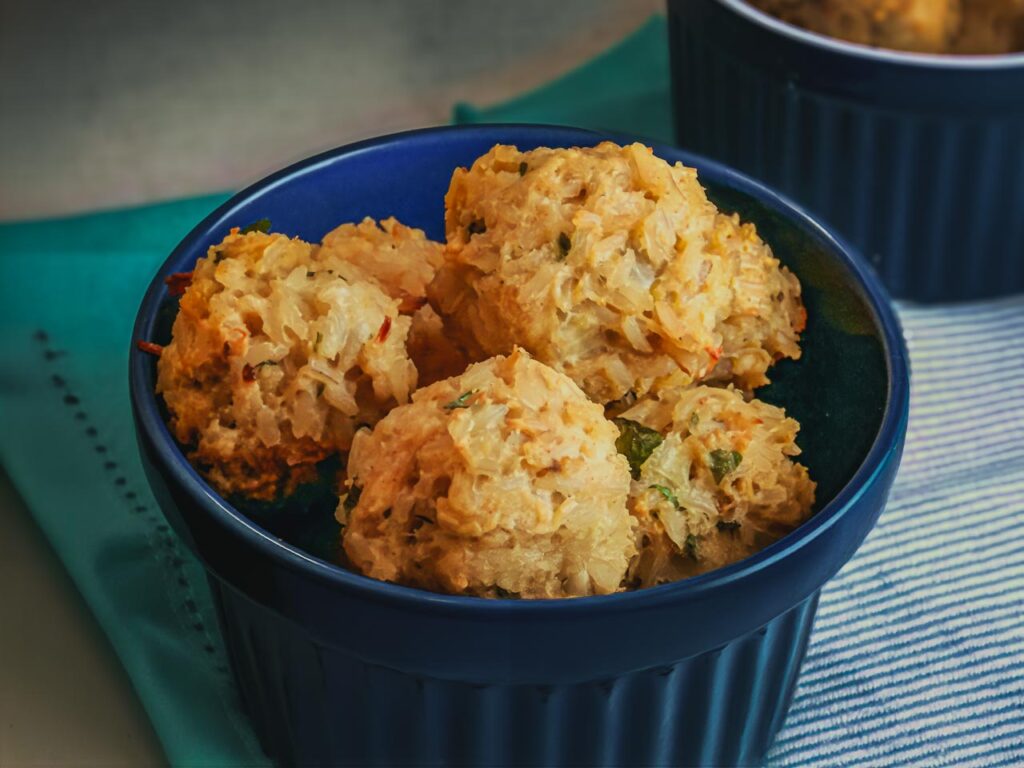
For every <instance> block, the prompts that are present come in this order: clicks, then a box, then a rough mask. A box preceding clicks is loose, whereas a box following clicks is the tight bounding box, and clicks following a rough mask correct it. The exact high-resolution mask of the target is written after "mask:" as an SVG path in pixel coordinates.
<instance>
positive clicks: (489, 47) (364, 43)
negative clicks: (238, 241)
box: [0, 0, 664, 220]
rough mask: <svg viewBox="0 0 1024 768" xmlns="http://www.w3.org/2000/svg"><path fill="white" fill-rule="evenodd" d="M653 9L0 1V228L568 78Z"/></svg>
mask: <svg viewBox="0 0 1024 768" xmlns="http://www.w3.org/2000/svg"><path fill="white" fill-rule="evenodd" d="M663 5H664V3H663V2H661V1H660V0H561V1H560V2H551V0H516V2H501V1H500V0H342V1H340V2H289V3H281V2H272V0H247V1H242V0H219V1H218V0H215V1H213V2H203V1H202V0H185V1H184V2H174V3H157V2H148V1H144V2H134V1H133V0H106V1H105V2H103V3H82V2H73V1H72V0H64V1H63V2H61V1H60V0H41V1H33V2H17V1H16V0H2V2H0V8H2V10H0V14H2V15H0V104H2V105H3V106H2V118H0V167H2V168H3V169H4V170H3V173H2V174H0V219H4V220H10V219H23V218H27V217H39V216H51V215H56V214H62V213H68V212H75V211H82V210H91V209H95V208H101V207H102V208H106V207H113V206H123V205H128V204H132V203H139V202H149V201H153V200H163V199H168V198H172V197H178V196H182V195H191V194H196V193H204V192H211V191H217V190H226V189H237V188H239V187H241V186H243V185H245V184H246V183H248V182H250V181H254V180H256V179H257V178H259V177H261V176H263V175H265V173H266V172H267V171H269V170H272V169H276V168H279V167H281V166H282V165H284V164H287V163H289V162H291V161H293V160H297V159H300V158H302V157H306V156H308V155H309V154H311V153H314V152H317V151H320V150H323V149H327V148H330V147H335V146H338V145H339V144H344V143H347V142H349V141H351V140H354V139H359V138H363V137H367V136H371V135H378V134H381V133H387V132H390V131H396V130H401V129H405V128H412V127H417V126H424V125H434V124H438V123H444V122H447V121H448V119H449V116H450V114H451V107H452V104H453V103H454V102H455V101H460V100H464V101H472V102H475V103H481V104H488V103H491V102H496V101H502V100H504V99H506V98H508V97H510V96H513V95H517V94H519V93H521V92H522V91H524V90H527V89H529V88H531V87H533V86H535V85H539V84H541V83H543V82H545V81H547V80H550V79H551V78H552V77H554V76H556V75H558V74H560V73H561V72H563V71H565V70H567V69H570V68H572V67H573V66H575V65H576V64H579V63H581V62H582V61H584V60H585V59H587V58H589V57H590V56H592V55H594V54H595V53H598V52H599V51H601V50H603V49H604V48H606V47H608V46H609V45H610V44H612V43H614V42H615V41H617V40H619V39H620V38H622V37H624V36H625V35H627V34H628V33H629V32H631V31H633V29H635V28H636V27H637V26H639V25H640V24H641V23H642V22H643V21H644V20H645V19H646V18H647V17H648V16H649V15H650V14H651V13H652V12H654V11H661V10H663Z"/></svg>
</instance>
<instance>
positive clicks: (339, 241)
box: [321, 217, 469, 386]
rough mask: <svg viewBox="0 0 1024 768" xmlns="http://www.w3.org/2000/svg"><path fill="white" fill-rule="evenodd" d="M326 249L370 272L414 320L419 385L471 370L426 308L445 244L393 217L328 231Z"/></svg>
mask: <svg viewBox="0 0 1024 768" xmlns="http://www.w3.org/2000/svg"><path fill="white" fill-rule="evenodd" d="M321 247H322V250H323V251H324V252H325V253H329V254H331V255H332V256H336V257H338V258H341V259H344V260H346V261H350V262H352V263H353V264H355V265H357V266H359V267H361V268H362V269H363V270H364V271H365V272H367V273H369V274H370V275H371V276H372V277H373V278H374V279H375V280H376V281H377V282H378V283H379V284H380V286H381V287H382V288H383V289H384V291H385V292H386V293H387V294H388V295H389V296H391V297H392V298H394V299H398V300H399V301H400V302H401V304H400V309H401V311H402V312H403V313H405V314H411V315H412V327H411V328H410V330H409V344H408V348H409V356H410V357H411V358H412V361H413V363H415V365H416V370H417V371H418V372H419V385H420V386H426V385H428V384H433V383H434V382H435V381H440V380H441V379H447V378H449V377H451V376H457V375H458V374H460V373H462V371H464V370H465V369H466V365H467V364H468V362H469V361H468V360H467V357H466V353H465V351H464V350H463V349H462V348H461V347H460V346H459V345H458V344H456V343H455V341H453V340H452V339H451V338H449V336H448V334H447V333H445V330H444V325H443V323H442V322H441V318H440V317H439V316H438V314H437V313H436V312H435V311H434V309H433V308H432V307H431V306H430V305H428V304H427V285H428V284H429V283H430V282H431V281H432V280H433V279H434V275H435V273H436V272H437V268H438V267H439V266H440V265H441V263H442V262H443V261H444V251H443V248H442V246H441V244H440V243H435V242H434V241H433V240H430V239H428V238H427V236H426V235H425V234H424V233H423V231H422V230H420V229H414V228H412V227H407V226H405V225H403V224H402V223H400V222H399V221H398V220H397V219H395V218H394V217H391V218H388V219H384V220H383V221H381V222H380V224H379V225H378V224H377V223H376V222H375V221H374V220H373V219H371V218H369V217H367V218H365V219H363V220H362V221H361V222H360V223H358V224H342V225H341V226H340V227H337V228H336V229H333V230H332V231H330V232H328V233H327V234H326V235H325V236H324V239H323V243H322V246H321Z"/></svg>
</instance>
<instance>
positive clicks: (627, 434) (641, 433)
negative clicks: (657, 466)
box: [614, 418, 664, 478]
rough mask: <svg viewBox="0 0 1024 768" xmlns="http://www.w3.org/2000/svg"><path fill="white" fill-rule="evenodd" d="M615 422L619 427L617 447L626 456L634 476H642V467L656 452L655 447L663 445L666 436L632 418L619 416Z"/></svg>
mask: <svg viewBox="0 0 1024 768" xmlns="http://www.w3.org/2000/svg"><path fill="white" fill-rule="evenodd" d="M614 422H615V426H617V427H618V428H619V437H618V439H617V440H616V441H615V447H616V448H617V449H618V451H619V453H621V454H622V455H623V456H625V457H626V461H628V462H629V469H630V471H631V472H632V473H633V477H634V478H637V477H640V467H642V466H643V464H644V462H645V461H647V459H648V458H650V456H651V454H652V453H654V449H655V448H657V447H658V446H659V445H661V441H662V440H664V438H663V437H662V436H661V435H660V434H659V433H658V432H656V431H655V430H653V429H650V428H649V427H645V426H644V425H643V424H640V423H638V422H635V421H632V420H631V419H623V418H618V419H615V420H614Z"/></svg>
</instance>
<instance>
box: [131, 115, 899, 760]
mask: <svg viewBox="0 0 1024 768" xmlns="http://www.w3.org/2000/svg"><path fill="white" fill-rule="evenodd" d="M604 138H606V137H605V136H603V135H601V134H596V133H590V132H587V131H580V130H576V129H568V128H559V127H554V126H473V127H466V128H442V129H429V130H423V131H417V132H411V133H408V134H401V135H398V136H390V137H382V138H380V139H373V140H369V141H367V142H362V143H360V144H357V145H352V146H349V147H343V148H341V149H338V150H334V151H332V152H329V153H325V154H324V155H322V156H320V157H316V158H311V159H310V160H307V161H304V162H302V163H299V164H297V165H296V166H293V167H292V168H289V169H285V170H284V171H281V172H280V173H278V174H276V175H275V176H272V177H270V178H268V179H266V180H264V181H261V182H259V183H258V184H256V185H254V187H252V188H251V189H249V190H245V191H243V192H241V193H239V194H238V195H237V196H236V197H235V198H234V199H232V200H230V201H228V202H227V203H225V204H224V205H223V206H222V207H221V208H219V209H218V210H217V211H215V212H213V213H212V214H211V215H210V216H209V217H208V218H207V219H206V220H205V221H204V222H202V223H201V224H199V225H198V226H197V227H196V228H195V229H194V230H193V231H192V232H191V233H190V234H189V235H188V236H187V237H186V238H185V239H184V240H183V241H182V243H181V244H180V245H179V246H178V248H177V249H175V251H174V253H172V254H171V256H170V257H169V258H168V260H167V262H166V263H165V264H164V265H163V266H162V267H161V269H160V271H159V272H158V274H157V275H156V276H155V277H154V279H153V281H152V283H151V284H150V288H149V290H148V291H147V294H146V296H145V298H144V299H143V302H142V305H141V307H140V310H139V314H138V317H137V319H136V325H135V329H134V331H133V338H134V339H151V340H160V341H165V340H166V338H167V334H168V333H169V325H168V322H169V320H170V318H172V317H173V315H174V313H175V312H176V306H175V303H174V299H173V298H171V297H169V295H168V292H167V286H166V285H165V283H164V278H165V277H166V276H167V275H169V274H171V273H173V272H178V271H184V270H187V269H190V268H191V266H192V265H193V264H194V263H195V260H196V258H197V256H198V255H199V254H202V253H205V252H206V250H207V247H208V246H209V245H210V244H212V243H215V242H218V241H219V240H220V238H221V237H223V233H224V232H226V231H227V230H228V228H229V227H230V226H233V225H235V224H237V223H238V222H239V221H253V220H255V219H257V218H260V217H268V218H271V220H272V221H274V222H275V226H277V227H279V228H280V229H281V231H287V232H294V233H296V234H297V235H298V236H301V237H304V238H306V239H314V240H315V239H318V238H319V237H320V236H321V235H322V233H323V232H325V231H328V230H329V229H330V228H332V227H333V226H335V225H336V224H337V221H338V220H339V219H340V220H345V219H358V218H360V217H361V216H362V215H367V214H371V215H375V216H376V217H378V218H381V217H383V215H390V214H394V215H396V216H397V217H398V218H400V219H401V220H403V221H406V222H407V223H411V224H416V225H419V226H423V227H425V228H426V229H427V232H428V235H431V236H433V237H441V236H442V235H443V231H442V229H441V209H440V208H439V205H440V203H439V201H440V200H442V199H443V196H444V192H445V190H446V189H447V187H448V184H449V180H450V176H451V170H452V168H455V167H458V166H460V165H468V164H469V163H471V162H472V161H473V159H475V158H476V157H478V156H479V155H480V154H482V153H483V152H485V151H486V150H487V149H489V148H490V147H491V146H493V145H494V144H497V143H515V144H517V145H519V146H520V147H521V148H529V147H536V146H553V147H557V146H592V145H594V144H596V143H597V142H599V141H601V140H602V139H604ZM615 138H617V139H618V140H620V141H622V140H623V139H622V137H615ZM655 151H656V152H657V153H658V154H659V155H660V156H662V157H665V158H667V159H670V160H679V161H681V162H684V163H686V164H687V165H691V166H695V167H698V168H699V169H700V171H701V173H702V176H703V178H704V180H705V182H706V183H708V184H711V185H714V186H715V187H716V188H718V189H719V190H720V191H723V190H729V191H731V192H732V193H734V194H735V195H736V196H737V197H736V199H737V200H747V201H748V202H751V203H754V202H756V205H757V206H758V207H759V209H760V213H761V215H763V216H768V217H773V218H777V219H779V220H781V221H785V222H786V223H787V226H789V227H792V228H793V229H794V230H799V231H800V232H801V238H803V239H802V242H806V243H813V247H814V248H815V249H820V254H821V258H827V259H828V262H829V264H830V266H831V267H833V269H832V270H831V271H829V270H826V271H827V272H828V273H829V274H832V275H833V278H834V280H836V281H838V282H837V284H836V287H835V290H843V291H848V292H850V293H851V294H856V295H858V296H860V297H861V298H862V299H863V301H864V303H865V307H864V309H865V312H866V313H867V314H868V315H870V318H865V319H868V322H870V323H873V324H874V333H875V334H877V337H878V340H879V342H880V344H881V345H882V346H883V347H884V354H885V360H886V364H887V370H888V383H887V389H886V395H885V397H886V402H885V411H884V415H883V418H882V422H881V425H880V428H879V432H878V433H877V436H876V437H875V439H874V442H873V444H872V445H871V447H870V449H869V450H868V452H867V454H866V456H865V458H864V460H863V462H862V464H861V466H860V467H859V468H858V469H857V470H856V472H855V473H854V474H853V476H852V477H851V478H850V479H849V481H848V482H847V484H846V485H845V486H844V487H843V488H842V489H841V490H839V491H838V492H837V493H836V494H835V496H834V497H833V498H832V499H831V500H830V501H828V502H827V503H826V504H825V505H824V506H823V507H822V509H820V510H819V511H818V512H817V513H816V514H815V515H814V517H813V518H812V519H811V520H810V521H808V522H807V523H805V524H804V525H803V526H801V527H800V528H799V529H798V530H797V531H795V532H793V533H792V534H790V535H789V536H787V537H784V538H783V539H782V540H780V541H778V542H776V543H775V544H772V545H770V546H769V547H767V548H765V549H764V550H762V551H761V552H759V553H757V554H756V555H754V556H752V557H750V558H747V559H746V560H744V561H742V562H741V563H736V564H734V565H732V566H727V567H726V568H723V569H720V570H718V571H715V572H713V573H709V574H703V575H701V576H697V577H694V578H692V579H688V580H686V581H684V582H678V583H674V584H666V585H662V586H659V587H655V588H651V589H644V590H637V591H635V592H629V593H620V594H614V595H602V596H595V597H588V598H580V599H574V600H485V599H480V598H469V597H461V596H451V595H438V594H433V593H429V592H423V591H420V590H414V589H409V588H406V587H401V586H398V585H394V584H387V583H384V582H380V581H375V580H373V579H368V578H365V577H362V576H360V575H358V574H355V573H352V572H350V571H347V570H345V569H342V568H339V567H337V566H335V565H332V564H330V563H327V562H325V561H323V560H318V559H316V558H314V557H311V556H310V555H309V554H308V553H306V552H304V551H302V550H300V549H298V548H296V547H294V546H292V545H291V544H288V543H287V542H283V541H281V540H280V539H277V538H275V537H274V536H272V535H271V534H270V533H269V532H267V531H266V530H264V529H262V528H260V527H259V526H258V525H256V524H255V523H253V521H252V520H250V519H248V518H247V517H245V516H244V515H243V514H241V513H240V512H239V511H238V510H236V509H234V508H233V507H231V506H230V505H229V504H228V503H227V502H225V501H224V499H222V498H221V497H219V496H218V495H217V494H216V493H214V491H213V489H212V488H210V487H209V485H208V484H207V483H205V481H203V479H202V478H201V477H200V476H199V475H198V474H197V472H196V470H195V469H194V468H193V467H191V466H190V465H189V463H188V461H187V460H186V459H185V457H184V456H183V455H182V452H181V450H180V447H179V446H178V445H177V444H176V443H175V441H174V438H173V436H172V435H171V434H170V432H169V431H168V429H167V426H166V424H165V421H164V414H163V413H162V412H161V409H160V405H159V403H158V401H157V398H156V396H155V394H154V390H155V384H156V371H155V366H154V361H153V359H152V357H151V356H149V355H143V354H141V353H140V354H133V355H132V357H131V359H130V392H131V402H132V411H133V416H134V418H135V422H136V434H137V437H138V441H139V448H140V455H141V458H142V463H143V467H144V469H145V471H146V474H147V478H148V480H149V482H150V486H151V487H152V490H153V493H154V495H155V497H156V499H157V501H158V502H159V504H160V507H161V509H162V510H163V512H164V514H165V515H166V516H167V519H168V521H169V522H170V523H171V525H172V526H173V527H174V529H175V531H176V532H177V533H178V534H179V535H180V536H181V537H182V539H183V540H184V541H185V543H186V544H187V545H188V546H189V547H190V548H191V549H192V550H193V551H194V552H195V553H196V555H197V556H198V557H199V558H200V560H201V561H202V562H203V564H204V565H205V567H206V568H207V570H208V572H209V574H210V583H211V586H212V591H213V594H214V596H215V599H216V601H217V603H218V611H219V614H220V625H221V630H222V632H223V635H224V638H225V640H226V643H227V647H228V655H229V657H230V658H231V662H232V665H233V667H234V671H235V675H236V678H237V680H238V683H239V686H240V690H241V694H242V698H243V700H244V702H245V705H246V707H247V709H248V711H249V713H250V715H251V717H252V719H253V722H254V725H255V727H256V731H257V733H258V734H259V737H260V739H261V741H262V743H263V744H264V746H265V748H266V749H267V751H268V752H269V753H270V754H272V755H273V756H274V757H275V758H276V759H277V760H278V761H279V762H281V763H283V764H295V765H346V764H348V765H373V764H384V765H395V764H399V765H400V764H410V765H411V764H415V765H431V764H433V765H440V764H446V765H459V764H473V765H529V764H533V765H545V766H556V765H588V766H591V765H624V764H636V765H659V764H663V765H728V764H750V763H756V762H758V761H759V760H760V759H761V758H762V756H763V754H764V752H765V751H766V749H767V748H768V746H769V744H770V742H771V740H772V738H773V737H774V735H775V734H776V732H777V731H778V729H779V728H780V726H781V724H782V721H783V719H784V717H785V714H786V710H787V708H788V706H789V702H790V699H791V696H792V693H793V687H794V684H795V682H796V677H797V674H798V670H799V667H800V664H801V661H802V659H803V656H804V653H805V650H806V646H807V640H808V635H809V633H810V629H811V624H812V621H813V617H814V611H815V606H816V602H817V595H818V592H819V591H820V589H821V587H822V585H823V584H824V583H825V582H826V581H827V580H828V579H829V578H831V577H832V576H833V575H834V574H835V573H836V572H837V571H838V570H839V568H840V567H842V565H843V564H844V563H846V562H847V561H848V560H849V559H850V557H851V556H852V555H853V553H854V551H855V550H856V549H857V547H858V546H859V545H860V543H861V542H862V541H863V540H864V537H865V536H866V535H867V532H868V531H869V530H870V529H871V527H872V526H873V525H874V522H875V520H876V519H877V517H878V515H879V514H880V512H881V511H882V509H883V508H884V506H885V502H886V499H887V497H888V493H889V489H890V488H891V487H892V482H893V478H894V476H895V473H896V470H897V467H898V465H899V460H900V456H901V453H902V448H903V442H904V437H905V434H906V425H907V415H908V412H909V378H908V370H907V361H906V349H905V345H904V343H903V340H902V337H901V335H900V330H899V324H898V321H897V319H896V317H895V314H894V312H893V310H892V307H891V306H890V305H889V303H888V300H887V298H886V297H885V295H884V291H883V290H882V288H881V286H880V285H879V284H878V282H877V280H876V279H875V277H874V276H873V275H872V274H871V273H870V271H869V270H867V269H865V267H864V266H863V265H862V264H861V263H860V261H859V260H857V259H855V258H852V257H850V255H849V254H848V253H847V252H846V251H844V249H843V248H842V246H841V245H840V244H839V243H837V242H836V241H835V240H834V239H833V238H832V237H831V236H830V235H829V234H828V233H827V232H826V231H825V230H823V229H821V228H820V227H819V226H818V225H817V224H816V223H815V222H814V221H813V220H811V219H809V218H807V217H806V216H805V215H804V214H803V213H802V212H800V211H798V210H796V209H794V208H793V207H792V206H790V205H789V203H787V202H786V201H785V200H783V199H781V198H779V197H778V196H777V195H775V194H774V193H773V192H771V191H770V190H768V189H765V188H763V187H761V186H760V185H758V184H756V183H755V182H753V181H752V180H750V179H748V178H746V177H743V176H741V175H740V174H737V173H735V172H734V171H732V170H730V169H728V168H725V167H723V166H719V165H717V164H716V163H714V162H711V161H708V160H705V159H704V158H700V157H696V156H692V155H688V154H687V153H684V152H680V151H679V150H678V149H674V148H671V147H660V146H658V147H655ZM395 179H415V180H416V182H417V183H416V184H412V185H407V187H405V188H403V190H402V194H396V189H395V181H394V180H395ZM816 252H819V251H816Z"/></svg>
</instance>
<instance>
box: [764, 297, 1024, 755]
mask: <svg viewBox="0 0 1024 768" xmlns="http://www.w3.org/2000/svg"><path fill="white" fill-rule="evenodd" d="M900 316H901V319H902V321H903V326H904V331H905V333H906V337H907V343H908V344H909V347H910V357H911V365H912V367H913V382H912V387H911V390H912V391H911V403H910V427H909V431H908V434H907V447H906V453H905V455H904V459H903V464H902V466H901V469H900V474H899V477H898V478H897V481H896V486H895V487H894V488H893V492H892V496H891V498H890V501H889V505H888V507H887V508H886V510H885V511H884V512H883V514H882V516H881V518H880V519H879V521H878V525H877V526H876V527H875V529H874V531H872V533H871V535H870V536H869V537H868V539H867V541H866V542H865V543H864V546H863V547H862V548H861V549H860V551H859V552H858V553H857V555H856V557H854V559H853V560H851V561H850V562H849V563H848V564H847V565H846V567H845V568H843V570H842V571H840V572H839V574H838V575H837V576H836V578H835V579H833V580H832V581H831V582H830V583H829V584H828V585H827V587H826V588H825V590H824V591H823V592H822V596H821V603H820V607H819V609H818V616H817V620H816V623H815V629H814V633H813V635H812V638H811V646H810V649H809V650H808V654H807V660H806V662H805V664H804V668H803V674H802V675H801V678H800V683H799V686H798V688H797V693H796V698H795V699H794V701H793V707H792V709H791V710H790V714H789V717H788V718H787V720H786V725H785V727H784V728H783V730H782V732H781V733H780V734H779V737H778V738H777V739H776V742H775V746H774V748H773V749H772V751H771V753H770V754H769V758H768V764H769V765H772V766H776V765H777V766H800V765H813V766H822V765H843V766H847V765H865V766H867V765H870V766H875V765H901V766H903V765H922V766H924V765H927V766H940V765H949V766H953V765H956V766H961V765H985V766H989V765H1024V297H1022V298H1016V299H1011V300H1006V301H1000V302H990V303H986V304H977V305H964V306H959V307H948V306H946V307H919V306H903V307H901V309H900Z"/></svg>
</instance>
